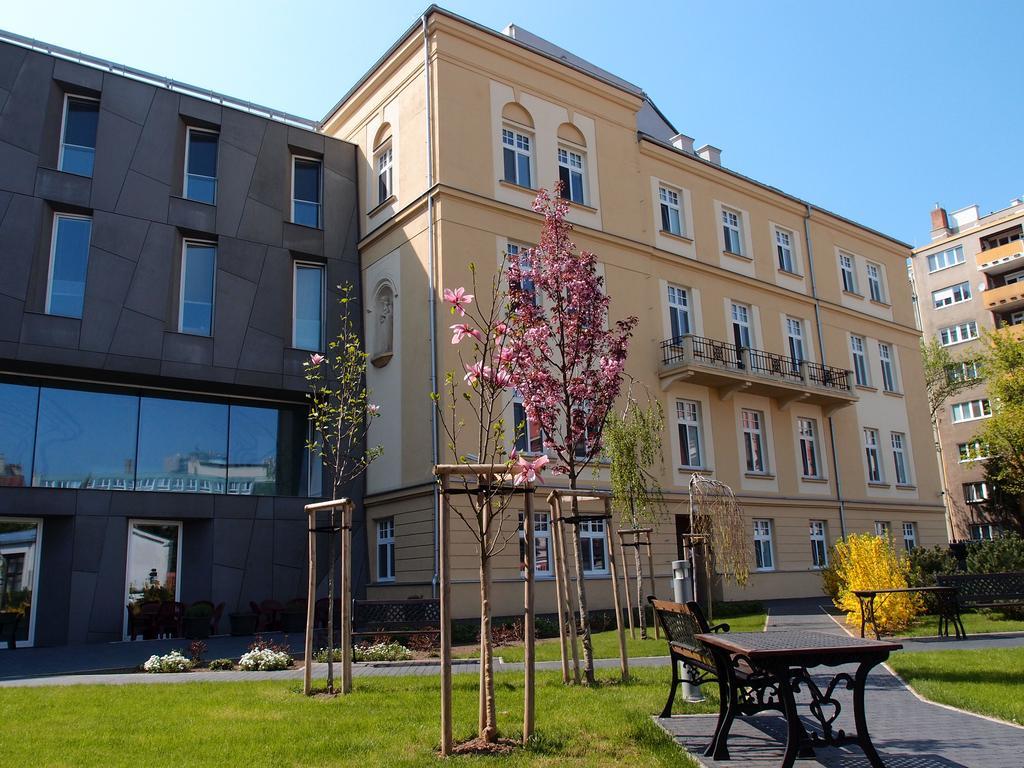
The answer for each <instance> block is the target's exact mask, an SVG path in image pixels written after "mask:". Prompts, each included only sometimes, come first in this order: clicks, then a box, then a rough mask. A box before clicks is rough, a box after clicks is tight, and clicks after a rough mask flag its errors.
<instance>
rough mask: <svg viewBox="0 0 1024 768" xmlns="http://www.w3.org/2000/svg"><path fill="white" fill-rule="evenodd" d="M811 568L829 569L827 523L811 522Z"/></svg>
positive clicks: (821, 521)
mask: <svg viewBox="0 0 1024 768" xmlns="http://www.w3.org/2000/svg"><path fill="white" fill-rule="evenodd" d="M810 532H811V567H812V568H827V567H828V538H827V537H826V535H825V521H824V520H811V531H810Z"/></svg>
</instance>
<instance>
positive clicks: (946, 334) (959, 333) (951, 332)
mask: <svg viewBox="0 0 1024 768" xmlns="http://www.w3.org/2000/svg"><path fill="white" fill-rule="evenodd" d="M976 338H978V324H977V323H976V322H975V321H974V320H969V321H968V322H966V323H960V324H959V325H950V326H947V327H946V328H940V329H939V344H941V345H942V346H944V347H949V346H952V345H953V344H960V343H961V342H964V341H970V340H971V339H976Z"/></svg>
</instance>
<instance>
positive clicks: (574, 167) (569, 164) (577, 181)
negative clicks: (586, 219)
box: [558, 147, 586, 205]
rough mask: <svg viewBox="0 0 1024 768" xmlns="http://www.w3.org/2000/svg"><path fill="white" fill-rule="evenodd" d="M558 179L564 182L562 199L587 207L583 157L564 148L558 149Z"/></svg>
mask: <svg viewBox="0 0 1024 768" xmlns="http://www.w3.org/2000/svg"><path fill="white" fill-rule="evenodd" d="M558 179H559V181H561V182H562V197H564V198H565V199H566V200H571V201H572V202H574V203H579V204H580V205H585V204H586V200H585V199H584V193H583V190H584V183H583V180H584V167H583V155H582V154H580V153H579V152H573V151H572V150H571V149H566V148H564V147H559V148H558Z"/></svg>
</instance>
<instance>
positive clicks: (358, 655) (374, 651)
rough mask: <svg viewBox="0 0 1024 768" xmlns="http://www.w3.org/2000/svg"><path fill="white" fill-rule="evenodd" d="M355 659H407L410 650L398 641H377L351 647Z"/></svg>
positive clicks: (410, 653)
mask: <svg viewBox="0 0 1024 768" xmlns="http://www.w3.org/2000/svg"><path fill="white" fill-rule="evenodd" d="M352 658H353V660H355V661H408V660H409V659H411V658H412V651H410V650H409V649H408V648H406V647H405V646H404V645H401V644H399V643H377V644H375V645H367V646H365V647H356V648H353V649H352Z"/></svg>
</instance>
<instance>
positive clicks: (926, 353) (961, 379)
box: [921, 339, 978, 424]
mask: <svg viewBox="0 0 1024 768" xmlns="http://www.w3.org/2000/svg"><path fill="white" fill-rule="evenodd" d="M921 361H922V362H923V364H924V386H925V392H926V393H927V395H928V413H929V415H930V416H931V420H932V424H934V423H935V420H936V418H937V417H938V414H939V411H941V410H942V407H943V405H945V404H946V401H947V400H949V398H951V397H952V396H953V395H955V394H957V393H959V392H961V391H963V390H965V389H967V388H968V387H972V386H974V385H975V384H977V383H978V382H977V379H975V378H972V377H970V376H965V375H964V374H963V365H962V364H963V363H965V362H968V360H967V359H966V358H964V357H954V356H953V355H951V354H950V352H949V350H948V349H947V348H946V347H944V346H942V345H941V344H939V343H938V342H937V341H935V340H934V339H933V340H931V341H922V342H921Z"/></svg>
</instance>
